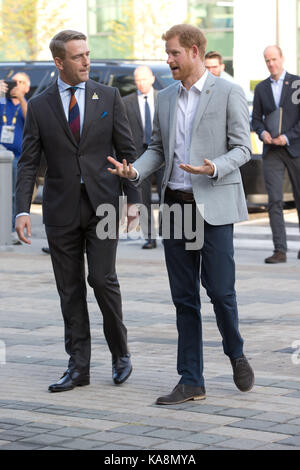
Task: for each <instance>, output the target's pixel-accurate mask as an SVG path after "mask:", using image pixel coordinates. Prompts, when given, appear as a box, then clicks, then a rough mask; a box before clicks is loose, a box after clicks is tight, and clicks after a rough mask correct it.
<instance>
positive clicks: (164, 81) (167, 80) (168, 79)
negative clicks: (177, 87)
mask: <svg viewBox="0 0 300 470" xmlns="http://www.w3.org/2000/svg"><path fill="white" fill-rule="evenodd" d="M154 74H155V77H156V81H157V82H158V83H159V85H160V86H159V87H157V88H160V89H161V88H166V87H167V86H169V85H172V83H175V80H174V78H173V77H172V74H171V72H169V71H167V70H166V71H165V70H164V71H161V72H160V71H159V72H156V71H154Z"/></svg>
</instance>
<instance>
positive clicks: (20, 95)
mask: <svg viewBox="0 0 300 470" xmlns="http://www.w3.org/2000/svg"><path fill="white" fill-rule="evenodd" d="M10 96H11V97H12V98H16V99H17V100H19V101H22V100H24V92H23V91H22V90H20V88H19V87H18V85H16V86H15V87H13V88H12V89H11V90H10Z"/></svg>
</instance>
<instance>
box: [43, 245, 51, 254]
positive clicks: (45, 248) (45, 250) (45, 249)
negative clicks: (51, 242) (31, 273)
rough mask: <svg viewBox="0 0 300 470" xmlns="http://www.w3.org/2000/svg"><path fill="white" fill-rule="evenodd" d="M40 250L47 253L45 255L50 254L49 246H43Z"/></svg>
mask: <svg viewBox="0 0 300 470" xmlns="http://www.w3.org/2000/svg"><path fill="white" fill-rule="evenodd" d="M42 251H43V252H44V253H47V255H50V250H49V248H48V247H47V246H43V248H42Z"/></svg>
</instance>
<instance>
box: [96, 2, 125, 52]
mask: <svg viewBox="0 0 300 470" xmlns="http://www.w3.org/2000/svg"><path fill="white" fill-rule="evenodd" d="M87 8H88V16H87V18H88V36H89V44H90V48H91V53H92V58H93V59H118V58H125V57H126V56H127V57H128V56H130V55H131V53H132V50H133V39H132V37H131V36H130V34H128V32H126V30H127V25H128V23H129V22H130V17H132V15H133V1H132V0H88V1H87ZM131 21H132V18H131ZM122 33H123V34H122ZM124 41H126V46H125V48H124ZM121 43H123V44H121ZM121 45H122V46H123V47H120V46H121Z"/></svg>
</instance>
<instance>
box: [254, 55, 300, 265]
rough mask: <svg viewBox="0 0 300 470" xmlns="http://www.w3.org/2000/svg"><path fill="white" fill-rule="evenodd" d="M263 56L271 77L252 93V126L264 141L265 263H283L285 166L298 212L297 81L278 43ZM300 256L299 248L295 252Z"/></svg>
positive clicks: (299, 116)
mask: <svg viewBox="0 0 300 470" xmlns="http://www.w3.org/2000/svg"><path fill="white" fill-rule="evenodd" d="M264 58H265V62H266V65H267V67H268V70H269V72H270V76H269V77H268V78H267V79H266V80H263V81H262V82H260V83H259V84H258V85H257V86H256V88H255V93H254V102H253V113H252V127H253V130H254V131H255V132H256V133H257V135H258V136H259V138H260V139H261V140H262V141H263V143H264V145H263V158H262V165H263V175H264V180H265V185H266V190H267V193H268V199H269V201H268V212H269V219H270V226H271V230H272V236H273V244H274V253H273V254H272V255H271V256H269V257H267V258H266V259H265V263H271V264H274V263H285V262H286V252H287V240H286V230H285V222H284V217H283V178H284V173H285V169H287V171H288V175H289V178H290V181H291V184H292V188H293V193H294V198H295V204H296V208H297V212H298V220H299V211H300V107H299V104H298V102H297V101H296V102H295V100H293V98H292V95H293V93H295V88H293V86H292V85H293V82H295V81H296V80H299V79H300V77H298V76H297V75H291V74H290V73H288V72H287V71H286V70H284V57H283V54H282V51H281V49H280V48H279V47H278V46H268V47H266V49H265V50H264ZM278 108H281V109H282V128H281V133H280V135H277V136H274V137H272V136H271V134H270V132H269V131H268V129H267V127H266V124H265V117H268V115H270V114H271V113H272V112H274V111H275V110H276V109H278ZM298 259H300V250H299V252H298Z"/></svg>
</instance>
